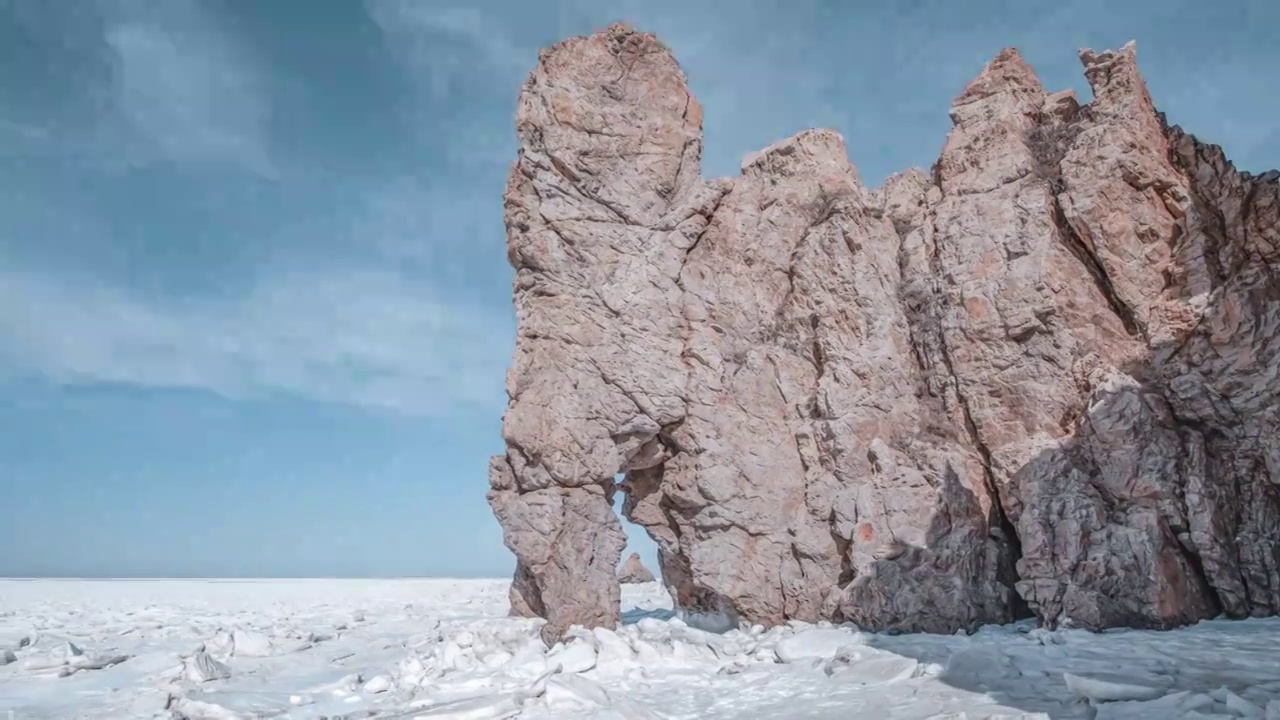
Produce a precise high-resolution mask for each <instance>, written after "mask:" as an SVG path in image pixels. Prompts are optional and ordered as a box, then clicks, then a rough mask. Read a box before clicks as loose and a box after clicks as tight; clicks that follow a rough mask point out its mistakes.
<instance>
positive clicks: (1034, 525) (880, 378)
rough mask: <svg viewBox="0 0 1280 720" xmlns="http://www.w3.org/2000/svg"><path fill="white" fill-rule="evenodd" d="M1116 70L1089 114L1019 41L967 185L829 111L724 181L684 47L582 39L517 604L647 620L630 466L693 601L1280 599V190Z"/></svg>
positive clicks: (540, 148)
mask: <svg viewBox="0 0 1280 720" xmlns="http://www.w3.org/2000/svg"><path fill="white" fill-rule="evenodd" d="M1081 59H1082V62H1083V63H1084V65H1085V74H1086V77H1087V78H1088V80H1089V82H1090V83H1091V85H1092V86H1093V90H1094V95H1095V100H1094V101H1093V102H1091V103H1089V104H1087V105H1081V104H1079V103H1078V102H1077V101H1076V100H1075V98H1074V97H1073V96H1072V94H1071V93H1070V92H1066V93H1053V94H1051V93H1048V92H1046V91H1045V90H1044V88H1043V87H1042V86H1041V84H1040V82H1039V80H1038V79H1037V78H1036V76H1035V74H1034V73H1033V72H1032V70H1031V68H1030V67H1028V66H1027V65H1026V63H1025V62H1023V60H1022V59H1021V57H1020V56H1019V55H1018V53H1017V52H1016V51H1013V50H1005V51H1004V52H1002V53H1000V54H999V55H998V56H997V57H996V59H995V60H993V61H992V62H991V63H990V64H989V65H988V66H987V68H986V69H985V70H984V71H983V72H982V74H981V75H980V76H979V77H978V78H977V79H976V80H974V81H973V82H972V83H971V84H970V85H969V86H968V87H967V88H966V89H965V91H964V92H963V93H962V94H961V95H960V97H958V98H957V99H956V101H955V102H954V103H953V105H952V108H951V117H952V120H953V124H954V128H953V129H952V131H951V134H950V136H949V137H948V139H947V143H946V146H945V147H944V149H943V153H942V157H941V158H940V159H939V161H938V163H937V165H935V167H934V168H933V171H932V173H931V174H925V173H923V172H920V171H918V170H913V171H908V172H906V173H902V174H900V175H897V176H894V177H893V178H891V179H890V180H889V181H888V182H887V183H886V184H885V186H884V187H883V188H881V189H879V190H877V191H874V192H873V191H869V190H867V189H866V188H864V187H863V186H862V184H861V182H860V180H859V178H858V175H857V172H856V171H855V170H854V168H853V167H852V166H851V165H850V164H849V161H848V158H847V153H846V149H845V146H844V141H843V139H842V138H841V137H840V136H839V135H838V134H836V133H834V132H831V131H827V130H809V131H805V132H802V133H800V134H799V135H796V136H794V137H792V138H789V139H786V140H783V141H781V142H779V143H776V144H774V145H772V146H770V147H769V148H766V149H765V150H763V151H761V152H759V153H755V154H753V155H751V156H749V157H748V158H746V160H745V161H744V162H743V166H742V174H741V175H740V176H739V177H737V178H732V179H719V180H712V181H706V180H703V179H702V178H701V175H700V171H699V156H700V151H701V124H702V123H701V109H700V107H699V105H698V104H697V101H696V100H694V99H693V98H692V97H691V96H690V94H689V91H688V87H687V85H686V82H685V78H684V75H683V74H682V73H681V71H680V69H679V67H678V65H677V64H676V62H675V60H674V59H672V57H671V55H670V53H669V52H668V51H667V50H666V49H665V48H664V47H663V46H662V45H661V44H660V43H659V42H658V40H657V39H655V38H654V37H653V36H651V35H647V34H643V33H639V32H636V31H634V30H632V29H630V28H627V27H625V26H622V25H615V26H612V27H610V28H609V29H608V30H606V31H603V32H601V33H598V34H596V35H593V36H590V37H581V38H574V39H572V40H569V41H566V42H563V43H560V44H559V45H557V46H555V47H554V48H552V49H550V50H547V51H544V52H543V53H542V54H541V56H540V58H539V63H538V67H537V69H536V70H535V71H534V72H533V74H532V75H531V76H530V78H529V80H528V82H527V83H526V84H525V87H524V90H523V92H522V93H521V96H520V102H519V109H518V114H517V132H518V135H519V139H520V155H519V158H518V160H517V162H516V165H515V167H514V168H513V169H512V172H511V177H510V180H509V183H508V187H507V193H506V196H505V216H506V225H507V231H508V242H509V259H510V261H511V263H512V265H513V266H514V267H515V268H516V281H515V289H514V295H515V305H516V310H517V319H518V338H517V346H516V353H515V357H514V359H513V363H512V367H511V369H510V372H509V374H508V378H507V387H508V393H509V396H510V398H511V400H510V405H509V408H508V411H507V414H506V417H505V418H504V423H503V436H504V439H505V441H506V448H507V449H506V452H505V453H504V454H503V455H501V456H498V457H495V458H494V459H493V461H492V463H491V465H490V484H491V491H490V494H489V499H490V503H491V504H492V506H493V508H494V511H495V513H496V514H497V516H498V519H499V521H500V523H501V524H502V527H503V529H504V534H505V540H506V543H507V545H508V547H510V548H511V550H512V551H513V552H514V553H515V555H516V557H517V560H518V566H517V570H516V575H515V578H514V580H513V583H512V610H513V612H515V613H518V614H522V615H540V616H543V617H545V618H547V620H548V624H547V626H546V628H545V629H544V637H545V638H547V639H548V640H553V639H556V638H558V637H560V636H561V635H562V634H563V633H564V631H565V630H567V628H568V627H569V626H570V625H572V624H583V625H611V624H615V623H617V622H618V620H619V616H618V613H619V608H618V600H619V590H618V580H617V577H616V575H615V570H614V569H615V567H616V566H617V564H618V559H619V557H620V555H621V552H622V549H623V547H624V546H625V538H624V536H623V534H622V530H621V527H620V525H619V521H618V518H617V517H616V515H615V514H614V512H613V510H612V501H613V497H614V493H615V492H617V491H618V490H619V489H620V490H621V491H623V492H624V493H625V499H624V505H623V508H624V513H625V514H626V515H627V517H628V518H630V519H631V520H632V521H633V522H635V523H637V524H639V525H641V526H643V527H644V528H645V529H646V530H647V531H648V532H649V534H650V535H651V536H652V537H653V538H654V540H655V541H656V542H657V544H658V547H659V563H660V565H661V570H662V577H663V580H664V581H665V582H666V584H667V585H668V587H669V589H670V590H671V592H672V595H673V597H674V598H675V600H676V603H677V605H678V606H679V607H680V608H682V609H684V610H686V611H690V612H698V613H711V614H715V615H719V616H724V617H727V618H729V619H738V620H744V621H749V622H761V623H766V624H768V623H778V622H782V621H784V620H786V619H790V618H797V619H804V620H819V619H831V620H851V621H854V622H856V623H858V624H859V625H862V626H864V627H867V628H874V629H899V630H908V631H912V630H923V631H936V632H950V631H954V630H956V629H960V628H966V629H968V628H973V627H976V626H977V625H980V624H982V623H990V622H1004V621H1008V620H1011V619H1014V618H1016V617H1019V616H1022V615H1025V614H1026V613H1027V612H1028V611H1030V612H1034V613H1035V614H1036V615H1038V616H1039V617H1040V618H1041V619H1042V620H1043V621H1044V622H1046V623H1047V624H1050V625H1057V624H1061V623H1073V624H1076V625H1081V626H1085V627H1093V628H1100V627H1108V626H1117V625H1129V626H1141V627H1171V626H1175V625H1179V624H1184V623H1188V622H1193V621H1195V620H1197V619H1200V618H1204V617H1208V616H1211V615H1213V614H1216V613H1217V612H1219V610H1223V611H1226V612H1227V613H1229V614H1232V615H1234V616H1244V615H1250V614H1253V615H1267V614H1273V613H1276V612H1278V611H1280V488H1278V487H1277V483H1280V439H1278V438H1280V435H1277V433H1276V426H1277V413H1280V402H1277V399H1278V398H1277V397H1276V396H1277V394H1278V393H1280V353H1278V352H1277V347H1276V345H1277V344H1280V340H1278V339H1277V327H1276V326H1277V324H1280V282H1278V281H1277V277H1280V276H1277V273H1276V268H1277V262H1278V259H1280V181H1278V177H1277V174H1276V173H1270V174H1267V175H1263V176H1261V177H1253V176H1249V175H1247V174H1243V173H1239V172H1237V171H1236V170H1235V169H1234V168H1233V167H1232V166H1231V165H1230V163H1229V162H1227V161H1226V160H1225V158H1224V157H1223V156H1222V153H1221V151H1220V150H1219V149H1218V148H1216V147H1212V146H1206V145H1203V144H1201V143H1199V142H1197V141H1196V140H1195V139H1194V138H1192V137H1191V136H1189V135H1185V134H1184V133H1182V131H1181V130H1179V129H1178V128H1176V127H1168V126H1167V125H1166V124H1165V122H1164V118H1163V117H1162V116H1161V115H1159V114H1158V113H1157V112H1156V111H1155V109H1154V107H1153V105H1152V102H1151V99H1150V97H1149V96H1148V94H1147V91H1146V88H1145V85H1144V84H1143V82H1142V79H1141V77H1140V75H1139V74H1138V71H1137V66H1136V56H1135V50H1134V47H1133V46H1132V44H1130V45H1128V46H1126V47H1125V48H1124V49H1122V50H1119V51H1115V52H1103V53H1094V52H1092V51H1087V50H1086V51H1082V53H1081ZM618 473H625V477H626V480H625V482H623V483H622V484H621V486H620V487H619V486H618V485H616V484H615V480H614V478H615V475H616V474H618Z"/></svg>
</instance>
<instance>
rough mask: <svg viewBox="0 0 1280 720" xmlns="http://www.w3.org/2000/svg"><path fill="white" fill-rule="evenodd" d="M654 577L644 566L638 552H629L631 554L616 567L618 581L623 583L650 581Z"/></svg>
mask: <svg viewBox="0 0 1280 720" xmlns="http://www.w3.org/2000/svg"><path fill="white" fill-rule="evenodd" d="M656 579H657V578H655V577H654V576H653V573H652V572H650V570H649V568H647V567H645V566H644V561H642V560H641V559H640V553H631V556H630V557H628V558H627V559H626V560H625V561H624V562H623V563H622V566H621V567H619V568H618V582H620V583H622V584H624V585H636V584H640V583H650V582H653V581H654V580H656Z"/></svg>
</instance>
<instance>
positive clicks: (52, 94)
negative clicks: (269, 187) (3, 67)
mask: <svg viewBox="0 0 1280 720" xmlns="http://www.w3.org/2000/svg"><path fill="white" fill-rule="evenodd" d="M6 10H7V11H8V12H9V15H8V17H7V18H6V19H7V20H10V21H12V25H11V29H12V30H13V32H14V34H13V35H10V36H8V37H11V38H18V39H20V40H24V41H25V42H26V44H25V45H24V46H23V48H24V51H25V55H24V58H23V60H24V64H25V65H26V66H28V69H27V70H26V71H27V72H31V70H34V71H35V72H36V73H38V74H37V76H36V77H34V78H30V79H28V80H27V82H26V83H22V86H21V87H15V88H6V90H8V91H11V92H8V93H7V95H14V94H15V92H16V93H17V94H18V97H16V98H13V102H12V103H11V104H10V105H9V106H7V107H5V108H3V109H0V153H3V154H5V155H10V156H18V157H24V156H25V157H30V158H47V157H51V156H52V157H75V158H77V159H79V160H82V161H87V162H88V163H89V164H90V165H91V166H102V167H106V168H110V169H119V168H122V167H123V168H127V167H137V166H143V165H148V164H151V163H153V162H157V161H162V162H173V163H182V164H190V163H198V164H201V165H219V166H231V167H237V168H240V169H246V170H249V171H251V172H256V173H261V174H268V175H270V174H272V173H273V170H272V166H271V162H270V154H269V141H268V140H269V136H268V130H269V127H268V123H269V121H270V116H271V103H270V93H269V91H268V88H266V87H265V86H264V85H263V79H264V73H263V70H262V68H261V67H260V63H259V62H258V61H257V60H256V58H255V57H254V56H253V53H252V51H251V50H250V48H248V47H246V46H244V45H242V44H241V43H239V42H238V41H237V38H236V36H235V34H234V33H232V32H229V31H228V29H227V28H226V27H224V25H223V23H222V22H221V18H220V17H219V16H217V15H216V14H214V13H212V12H210V10H209V8H208V6H207V5H206V4H202V3H200V2H198V0H166V2H163V3H153V2H141V1H138V0H86V1H85V2H79V3H48V2H42V1H41V0H11V6H10V7H7V8H5V7H0V13H3V12H5V11H6Z"/></svg>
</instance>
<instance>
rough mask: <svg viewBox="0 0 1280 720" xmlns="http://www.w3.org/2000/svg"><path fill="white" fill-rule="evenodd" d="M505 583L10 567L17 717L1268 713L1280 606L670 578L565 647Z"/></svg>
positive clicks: (7, 593)
mask: <svg viewBox="0 0 1280 720" xmlns="http://www.w3.org/2000/svg"><path fill="white" fill-rule="evenodd" d="M506 589H507V582H506V581H505V580H106V581H90V580H0V720H8V718H9V716H10V714H11V717H12V718H13V720H35V719H37V718H111V719H112V720H128V719H131V718H191V719H192V720H197V719H206V718H208V719H218V720H233V719H236V718H322V717H323V718H329V719H330V720H335V719H337V718H344V719H345V718H454V719H458V720H461V719H463V718H467V719H491V718H613V719H617V720H658V719H664V718H665V719H672V720H674V719H676V718H682V719H683V718H690V719H691V718H707V719H714V718H744V719H750V720H755V719H769V718H777V719H782V720H786V719H790V718H833V719H834V718H839V719H841V720H849V719H853V718H868V719H871V720H897V719H906V718H910V719H913V720H915V719H920V720H924V719H931V720H943V719H944V718H945V719H950V720H959V719H960V718H968V719H975V720H976V719H977V718H1099V719H1106V718H1133V719H1135V720H1136V719H1155V720H1173V719H1174V718H1267V719H1271V720H1280V621H1277V620H1274V619H1267V620H1244V621H1226V620H1214V621H1209V622H1203V623H1200V624H1199V625H1196V626H1194V627H1190V628H1185V629H1181V630H1176V631H1171V632H1144V631H1114V632H1107V633H1102V634H1094V633H1089V632H1086V631H1082V630H1060V631H1056V632H1048V631H1045V630H1042V629H1037V628H1035V626H1034V624H1033V623H1022V624H1017V625H1010V626H1002V627H989V628H984V629H983V630H981V631H980V632H978V633H976V634H974V635H963V634H961V635H896V636H889V635H882V634H875V633H864V632H860V631H858V630H857V629H856V628H853V627H849V626H844V627H832V626H822V625H805V624H793V625H790V626H786V627H780V628H773V629H770V630H763V629H761V628H758V627H757V628H745V629H739V630H733V631H730V632H728V633H722V634H712V633H708V632H703V631H701V630H698V629H695V628H692V627H690V626H688V625H686V624H685V623H684V622H682V621H680V620H679V619H677V618H675V617H673V616H672V613H671V612H670V610H669V608H670V600H669V598H668V597H667V595H666V593H665V591H663V589H662V588H661V587H660V586H659V585H658V584H656V583H655V584H649V585H640V586H629V587H625V588H624V591H623V608H624V621H623V625H622V626H621V627H620V628H618V629H617V630H596V631H594V632H581V633H579V634H578V636H577V637H575V638H573V639H571V640H570V641H569V642H568V643H567V644H564V645H558V646H556V647H554V648H551V649H549V650H548V649H547V648H546V647H544V646H543V645H542V643H541V641H540V640H538V636H537V628H538V624H539V622H540V621H532V620H523V619H517V618H509V617H507V599H506Z"/></svg>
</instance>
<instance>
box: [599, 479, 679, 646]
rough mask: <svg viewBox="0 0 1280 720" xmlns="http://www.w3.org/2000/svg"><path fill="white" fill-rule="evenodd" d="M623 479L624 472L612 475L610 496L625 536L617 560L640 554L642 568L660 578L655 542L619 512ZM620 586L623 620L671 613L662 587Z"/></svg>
mask: <svg viewBox="0 0 1280 720" xmlns="http://www.w3.org/2000/svg"><path fill="white" fill-rule="evenodd" d="M625 479H626V475H625V474H622V473H620V474H618V475H616V476H614V481H615V482H616V483H617V488H616V491H615V492H614V495H613V510H614V512H616V513H617V514H618V519H619V520H620V521H621V522H622V532H624V533H626V536H627V547H626V548H624V549H623V551H622V558H621V560H620V562H621V563H626V561H627V558H629V557H631V554H632V553H636V554H637V555H639V556H640V562H642V563H644V566H645V568H647V569H648V570H649V572H651V573H653V576H654V578H655V579H657V580H662V569H661V568H660V567H659V566H658V545H657V543H655V542H654V541H653V538H651V537H649V533H648V532H647V531H646V530H645V529H644V528H643V527H640V526H639V525H636V524H635V523H633V522H631V521H630V520H628V519H627V516H626V515H624V514H623V512H622V505H623V503H625V502H626V500H627V493H626V491H625V490H623V489H622V481H623V480H625ZM619 567H621V566H619ZM622 588H623V589H622V607H621V610H622V622H623V623H634V622H639V621H640V620H643V619H644V618H647V617H655V618H659V619H666V618H669V617H671V616H672V612H671V610H670V609H668V608H667V605H668V603H667V594H666V590H665V589H662V588H661V586H659V587H658V589H655V587H654V585H652V584H646V585H628V584H623V586H622Z"/></svg>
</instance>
